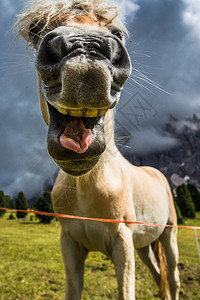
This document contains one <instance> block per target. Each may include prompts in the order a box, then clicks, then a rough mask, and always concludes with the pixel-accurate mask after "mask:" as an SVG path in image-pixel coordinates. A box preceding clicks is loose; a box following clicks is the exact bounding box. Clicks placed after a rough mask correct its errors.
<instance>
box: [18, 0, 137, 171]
mask: <svg viewBox="0 0 200 300" xmlns="http://www.w3.org/2000/svg"><path fill="white" fill-rule="evenodd" d="M68 2H70V3H71V6H70V5H69V4H68ZM89 2H90V5H89V4H88V3H89ZM89 2H88V1H84V0H80V1H67V0H65V1H64V0H61V1H57V2H56V1H53V0H51V1H49V0H48V1H45V0H44V1H41V0H40V1H36V3H35V5H32V7H31V8H30V9H28V10H26V11H25V12H24V13H22V15H21V17H20V19H19V21H18V25H19V27H20V26H21V27H20V33H21V34H22V35H23V36H24V37H25V38H26V40H28V41H29V42H30V43H31V44H32V45H33V47H34V48H35V49H36V52H37V55H36V64H35V65H36V70H37V73H38V79H39V92H40V103H41V109H42V114H43V118H44V120H45V122H46V123H47V125H48V126H49V130H48V138H47V143H48V151H49V153H50V155H51V156H52V158H53V159H54V160H55V161H56V163H57V164H58V165H59V166H60V167H61V168H62V169H63V170H64V171H65V172H67V173H69V174H71V175H82V174H84V173H86V172H88V171H89V170H91V169H92V168H93V166H94V165H95V164H96V163H97V162H98V160H99V158H100V156H101V154H102V153H103V152H104V150H105V148H106V143H105V138H104V116H105V114H106V112H107V111H108V110H109V109H112V108H113V107H114V106H115V105H116V104H117V102H118V100H119V97H120V92H121V89H122V86H123V84H124V83H125V81H126V79H127V78H128V76H129V75H130V72H131V63H130V59H129V55H128V53H127V51H126V49H125V46H124V40H123V30H122V28H123V27H122V26H121V23H120V22H119V21H117V19H116V18H115V17H116V15H115V16H110V19H109V17H108V12H107V13H105V12H106V11H108V10H109V7H107V8H106V7H105V4H103V2H102V1H96V0H92V1H89ZM44 3H46V6H45V5H44ZM67 4H68V7H65V6H67ZM51 6H52V7H51ZM98 6H99V7H98ZM34 7H35V8H34ZM110 9H111V8H110ZM48 10H49V11H48ZM106 14H107V16H106ZM25 20H26V25H24V23H25ZM27 20H29V24H28V21H27ZM27 31H28V34H27Z"/></svg>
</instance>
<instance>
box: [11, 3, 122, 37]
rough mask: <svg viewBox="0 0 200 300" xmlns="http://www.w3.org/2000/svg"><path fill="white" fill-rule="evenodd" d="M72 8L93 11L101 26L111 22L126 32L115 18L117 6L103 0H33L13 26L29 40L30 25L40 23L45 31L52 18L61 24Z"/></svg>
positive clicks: (87, 12)
mask: <svg viewBox="0 0 200 300" xmlns="http://www.w3.org/2000/svg"><path fill="white" fill-rule="evenodd" d="M72 10H81V11H83V12H84V14H86V15H87V14H91V13H93V14H94V15H95V16H96V18H97V20H98V22H99V23H101V24H102V25H103V26H109V25H110V24H111V23H112V24H115V25H117V26H118V27H119V28H120V29H121V30H122V31H123V32H126V33H127V30H126V27H125V26H124V24H123V23H122V22H121V21H120V20H119V19H118V18H117V16H118V8H117V6H116V5H115V4H114V3H111V2H110V1H104V0H35V1H33V2H30V3H29V4H28V5H27V6H26V7H25V9H24V10H23V11H22V12H21V13H20V14H19V15H18V20H17V22H16V24H15V27H17V29H18V32H19V35H22V36H23V37H24V38H25V40H26V41H27V42H30V38H29V34H28V33H29V29H30V26H31V25H38V24H41V23H42V24H43V26H42V28H41V32H42V31H46V30H47V29H49V28H50V26H51V23H52V20H53V21H54V22H55V21H56V22H57V24H58V25H62V22H64V17H65V15H66V14H69V13H70V12H71V11H72Z"/></svg>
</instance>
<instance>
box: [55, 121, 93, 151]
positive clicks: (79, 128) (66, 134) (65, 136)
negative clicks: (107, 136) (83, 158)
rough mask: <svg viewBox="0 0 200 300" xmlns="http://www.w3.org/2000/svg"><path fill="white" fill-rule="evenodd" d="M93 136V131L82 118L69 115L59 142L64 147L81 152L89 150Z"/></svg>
mask: <svg viewBox="0 0 200 300" xmlns="http://www.w3.org/2000/svg"><path fill="white" fill-rule="evenodd" d="M93 138H94V137H93V134H92V131H91V130H90V129H86V127H85V125H84V123H83V120H82V118H77V117H69V119H68V121H67V124H66V126H65V129H64V131H63V133H62V135H61V136H60V138H59V142H60V144H61V145H62V146H63V147H64V148H66V149H69V150H72V151H74V152H77V153H80V154H81V153H84V152H86V151H87V149H88V148H89V146H90V145H91V143H92V141H93Z"/></svg>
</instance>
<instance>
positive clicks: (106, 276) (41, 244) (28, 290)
mask: <svg viewBox="0 0 200 300" xmlns="http://www.w3.org/2000/svg"><path fill="white" fill-rule="evenodd" d="M9 215H10V213H6V214H5V215H4V216H3V218H0V300H17V299H19V300H39V299H44V300H45V299H53V300H59V299H64V290H65V274H64V267H63V263H62V257H61V252H60V246H59V233H60V225H59V223H58V222H56V221H53V222H52V224H50V225H44V224H39V223H38V221H36V220H34V221H30V215H29V216H28V217H27V219H26V220H25V221H18V220H8V217H9ZM186 224H187V225H193V226H200V213H198V214H197V218H196V219H195V220H187V221H186ZM197 233H198V238H199V240H200V231H198V232H197ZM178 243H179V252H180V259H179V260H180V262H179V269H180V276H181V284H182V287H181V293H180V300H181V299H188V300H197V299H200V260H199V258H198V252H197V247H196V241H195V234H194V230H189V229H179V235H178ZM135 256H136V299H138V300H140V299H141V300H142V299H146V300H154V299H159V298H158V296H157V294H158V289H157V287H156V285H155V284H154V282H153V280H152V278H151V275H150V273H149V271H148V269H147V268H146V267H145V266H144V264H143V263H142V262H141V261H140V260H139V258H138V256H137V254H136V255H135ZM82 299H83V300H106V299H113V300H114V299H117V283H116V279H115V273H114V267H113V265H112V264H111V262H110V261H109V260H108V259H107V258H106V257H105V256H104V255H102V254H101V253H96V252H95V253H90V254H89V256H88V258H87V260H86V269H85V280H84V292H83V296H82Z"/></svg>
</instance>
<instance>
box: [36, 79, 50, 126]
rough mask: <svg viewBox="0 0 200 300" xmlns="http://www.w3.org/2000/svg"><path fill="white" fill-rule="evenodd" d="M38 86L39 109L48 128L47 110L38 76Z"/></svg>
mask: <svg viewBox="0 0 200 300" xmlns="http://www.w3.org/2000/svg"><path fill="white" fill-rule="evenodd" d="M38 86H39V97H40V109H41V112H42V117H43V120H44V121H45V123H46V124H47V126H49V109H48V105H47V102H46V100H45V98H44V96H43V93H42V81H41V77H40V75H39V74H38Z"/></svg>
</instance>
